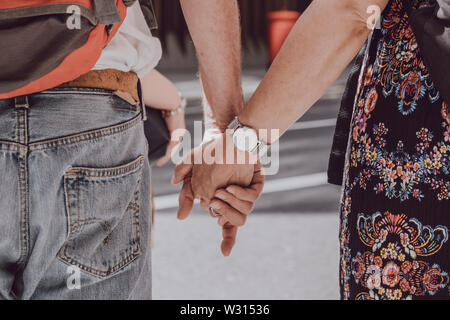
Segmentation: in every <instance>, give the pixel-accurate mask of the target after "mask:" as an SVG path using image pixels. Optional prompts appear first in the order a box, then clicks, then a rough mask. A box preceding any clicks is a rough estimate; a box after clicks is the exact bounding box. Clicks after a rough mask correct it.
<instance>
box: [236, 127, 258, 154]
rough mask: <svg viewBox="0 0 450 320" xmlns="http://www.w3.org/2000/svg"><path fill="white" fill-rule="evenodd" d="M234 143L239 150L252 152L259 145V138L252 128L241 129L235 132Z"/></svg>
mask: <svg viewBox="0 0 450 320" xmlns="http://www.w3.org/2000/svg"><path fill="white" fill-rule="evenodd" d="M233 141H234V145H235V146H236V148H238V149H239V150H242V151H252V150H253V149H254V148H255V147H256V146H257V145H258V136H257V135H256V132H255V130H253V129H251V128H239V129H237V130H236V131H235V132H234V135H233Z"/></svg>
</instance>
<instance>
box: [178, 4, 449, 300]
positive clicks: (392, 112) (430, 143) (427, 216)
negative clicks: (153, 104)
mask: <svg viewBox="0 0 450 320" xmlns="http://www.w3.org/2000/svg"><path fill="white" fill-rule="evenodd" d="M374 7H375V8H377V9H378V11H379V12H382V14H381V17H380V29H377V30H374V31H373V32H372V29H371V27H369V26H368V21H369V20H371V14H370V13H369V12H371V10H368V9H370V8H372V9H373V8H374ZM428 7H430V8H431V9H430V10H428V11H426V12H429V14H430V18H431V19H433V21H436V22H437V23H442V24H441V28H438V32H437V33H436V35H440V36H442V35H444V36H445V37H446V38H445V39H444V43H445V40H446V41H447V42H446V43H447V46H448V45H449V44H450V41H449V40H450V39H448V38H449V36H448V35H449V33H448V32H447V33H444V31H445V30H447V31H448V21H449V20H450V3H449V1H447V0H437V1H434V0H390V1H389V0H315V1H313V2H312V4H311V6H310V7H309V8H308V9H307V10H306V12H305V13H304V14H303V15H302V17H301V18H300V19H299V21H298V22H297V24H296V25H295V27H294V29H293V30H292V31H291V33H290V35H289V37H288V39H287V41H286V42H285V44H284V46H283V47H282V49H281V51H280V53H279V55H278V56H277V58H276V59H275V61H274V62H273V64H272V66H271V67H270V69H269V71H268V72H267V74H266V76H265V77H264V79H263V81H262V82H261V84H260V86H259V87H258V89H257V90H256V92H255V93H254V95H253V96H252V98H251V99H250V101H249V102H248V104H247V105H246V106H245V107H244V108H243V109H242V110H241V111H240V112H239V114H238V116H237V118H235V120H234V121H229V122H228V123H229V124H227V125H223V126H221V127H220V128H221V129H224V128H226V127H228V128H229V131H228V132H224V130H222V133H221V134H219V135H217V136H216V137H215V138H214V139H212V140H211V141H210V142H209V143H208V144H207V145H206V147H203V148H201V147H198V148H196V149H194V150H193V151H192V153H191V154H190V155H188V156H187V157H186V159H185V161H184V162H183V163H181V164H179V165H178V166H177V167H176V169H175V174H174V178H173V183H179V182H182V181H183V182H184V184H183V190H182V192H181V195H180V208H179V216H181V217H183V218H184V217H187V216H188V215H189V212H190V211H191V209H192V202H193V199H194V198H199V199H201V203H202V206H203V207H204V208H205V209H210V210H211V209H212V210H213V212H214V213H215V214H216V215H217V217H218V218H219V220H218V221H219V224H221V225H225V224H234V225H241V224H242V223H243V222H245V215H244V214H239V212H237V211H236V210H234V209H233V208H231V207H230V206H229V204H231V203H233V202H234V201H235V200H234V199H235V195H239V192H244V191H245V190H247V191H248V189H243V188H239V189H235V188H236V187H232V188H229V187H227V186H228V185H229V184H230V183H229V180H230V178H235V177H236V176H237V177H238V178H239V179H240V181H247V182H248V181H250V180H251V178H252V177H253V176H254V172H255V170H254V166H252V165H251V163H252V162H250V160H253V161H254V160H255V157H257V156H258V149H259V147H260V146H264V145H265V144H270V143H273V142H274V141H275V140H276V139H277V138H278V136H268V137H267V136H265V135H262V134H261V132H262V131H261V130H270V129H277V130H280V132H281V133H283V132H285V131H286V130H287V129H288V128H289V126H290V125H292V124H293V123H294V122H295V121H297V119H299V118H300V117H301V116H302V115H303V114H304V113H305V112H306V111H307V110H308V109H309V108H310V107H311V106H312V105H313V104H314V103H315V102H316V101H317V100H318V99H319V98H320V97H321V96H322V95H323V94H324V92H325V91H326V90H327V88H329V87H330V86H331V85H332V83H333V82H334V81H335V80H336V79H337V78H338V76H339V75H340V74H341V73H342V72H343V70H344V69H345V68H346V66H347V65H348V64H349V63H350V62H351V61H352V59H353V58H354V57H355V55H356V54H357V53H358V51H359V50H360V49H361V47H362V46H363V44H364V43H365V42H366V41H368V46H367V49H366V51H365V53H364V59H363V63H362V67H361V73H360V76H359V80H358V85H357V89H356V90H355V92H356V95H355V97H354V99H353V101H354V103H353V117H352V119H351V122H350V124H349V126H348V130H347V131H348V133H349V134H348V137H349V139H348V144H347V146H346V149H347V150H346V162H345V169H344V167H342V168H340V170H341V172H344V173H343V178H344V180H343V184H342V199H341V208H340V216H341V227H340V239H339V241H340V253H341V258H340V288H341V297H342V298H343V299H383V300H384V299H439V298H445V299H449V298H450V288H449V274H448V272H450V258H449V257H450V243H448V227H449V226H450V216H449V213H450V177H449V175H450V171H449V168H450V108H449V105H448V102H449V101H445V100H444V97H445V96H444V94H446V93H447V94H448V89H449V86H450V83H448V82H444V83H442V82H438V79H440V77H439V73H438V72H436V73H435V72H434V71H435V70H436V69H435V68H434V69H433V70H434V71H433V73H431V72H430V66H432V63H438V64H439V63H440V64H441V66H442V67H443V66H448V63H449V61H448V59H445V58H444V59H442V60H441V61H430V60H424V52H425V50H428V48H426V47H425V46H419V45H418V41H417V39H416V36H415V33H414V31H413V29H412V27H411V24H410V20H409V18H410V16H411V15H412V14H411V13H412V10H417V9H419V8H420V9H425V10H427V8H428ZM445 26H447V27H445ZM446 28H447V29H446ZM193 36H195V34H194V35H193ZM194 42H195V37H194ZM444 49H445V48H444V47H442V48H441V49H440V50H444ZM447 49H448V47H447ZM212 51H214V50H212ZM447 52H448V51H447ZM437 53H439V52H437ZM202 54H203V53H202ZM211 107H212V108H213V113H217V111H218V110H217V109H215V107H214V104H211ZM222 110H225V109H222ZM233 116H234V114H230V115H229V116H228V117H227V118H228V120H230V119H231V118H232V117H233ZM242 129H244V130H242ZM243 139H248V140H247V141H248V142H247V143H246V144H245V143H244V144H242V143H240V142H239V141H243ZM211 150H215V151H216V152H219V150H220V151H222V150H223V151H224V157H225V156H227V155H237V154H243V155H244V156H246V157H247V159H249V161H248V162H247V163H245V164H232V165H230V164H218V163H213V164H207V163H206V162H205V161H203V163H201V164H200V163H193V161H192V159H194V158H195V157H200V158H202V157H203V158H206V157H207V156H208V154H210V153H211ZM255 151H256V152H255ZM343 151H344V152H345V150H343ZM211 177H213V179H211ZM217 186H219V188H218V189H217ZM216 189H217V190H216ZM214 190H216V191H214ZM232 191H233V192H232ZM242 198H244V197H242ZM255 198H256V197H254V198H252V199H249V203H253V202H254V200H255ZM267 232H270V226H268V230H267ZM322 236H324V235H322V234H321V232H320V229H319V230H317V238H316V239H311V241H320V238H321V237H322ZM268 254H270V253H268ZM298 254H301V252H299V253H298ZM304 258H305V259H308V257H304Z"/></svg>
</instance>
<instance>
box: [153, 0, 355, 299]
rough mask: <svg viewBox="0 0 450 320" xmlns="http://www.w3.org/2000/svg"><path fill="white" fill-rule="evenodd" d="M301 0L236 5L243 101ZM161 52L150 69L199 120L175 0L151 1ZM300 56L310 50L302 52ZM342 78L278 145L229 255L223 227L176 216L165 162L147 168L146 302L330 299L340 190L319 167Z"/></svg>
mask: <svg viewBox="0 0 450 320" xmlns="http://www.w3.org/2000/svg"><path fill="white" fill-rule="evenodd" d="M310 2H311V1H309V0H286V1H283V0H240V1H239V4H240V8H241V20H242V39H243V90H244V94H245V97H246V99H248V98H249V97H250V96H251V95H252V93H253V92H254V90H255V89H256V87H257V86H258V84H259V82H260V81H261V79H262V77H263V76H264V74H265V72H266V70H267V66H268V65H269V64H270V60H271V58H273V57H274V55H275V54H276V51H277V49H278V48H279V46H280V45H281V43H282V42H283V40H284V37H285V36H286V35H287V31H286V30H289V28H290V27H291V26H292V25H293V24H294V23H295V21H296V19H297V18H298V17H299V16H300V18H301V13H302V12H303V11H304V10H305V9H306V8H307V6H308V5H309V4H310ZM154 4H155V10H156V14H157V18H158V24H159V29H158V30H157V31H156V32H155V33H154V35H156V36H158V37H160V39H161V42H162V44H163V48H164V56H163V59H162V61H161V63H160V64H159V66H158V68H157V69H158V70H159V71H160V72H161V73H163V74H164V75H165V76H167V77H168V78H169V79H171V80H172V81H173V82H174V83H175V85H176V86H177V88H178V89H179V90H180V92H181V93H182V94H183V96H185V97H186V98H187V99H188V107H187V110H186V121H187V126H188V129H189V130H191V131H192V128H193V121H195V120H201V119H202V107H201V89H200V84H199V81H198V78H197V75H196V73H197V64H196V59H195V51H194V48H193V45H192V42H191V40H190V38H189V35H188V33H187V29H186V25H185V22H184V19H183V16H182V12H181V8H180V7H179V1H178V0H154ZM305 50H308V48H305ZM347 74H348V72H345V73H344V74H343V75H342V76H341V77H340V79H339V80H338V81H337V82H336V83H335V84H334V85H333V86H332V87H331V88H330V89H329V90H328V91H327V93H326V94H325V95H324V96H323V97H322V98H321V99H320V101H318V102H317V103H316V105H315V106H313V107H312V108H311V109H310V110H309V112H308V113H307V114H306V115H305V116H304V117H303V118H302V119H300V120H299V121H298V122H297V123H296V124H295V125H294V126H293V127H292V128H291V129H290V130H289V131H288V132H287V133H286V134H285V135H284V136H283V137H282V138H281V141H280V157H281V159H280V171H279V173H278V174H277V175H274V176H269V177H267V182H266V185H265V188H264V192H263V195H262V197H261V199H260V200H259V202H258V203H257V205H256V208H255V210H254V212H253V213H252V214H251V215H250V216H249V219H248V222H247V224H246V225H245V226H244V227H243V228H241V229H240V230H239V232H238V239H237V243H236V246H235V248H234V250H233V252H232V254H231V256H230V257H227V258H225V257H222V255H221V254H220V242H221V228H220V227H219V226H218V225H217V224H216V220H214V219H212V218H211V217H210V216H209V214H208V213H206V212H204V211H202V210H201V208H200V207H199V205H196V206H195V208H194V210H193V213H192V215H191V216H190V217H189V218H188V219H187V220H186V221H178V220H177V219H176V212H177V205H178V191H179V187H178V186H172V185H170V183H169V181H170V178H171V176H172V172H173V165H172V164H170V165H169V164H168V165H166V166H164V167H162V168H158V167H154V168H153V184H154V187H155V188H154V190H155V208H156V213H155V228H154V249H153V270H154V271H153V272H154V273H153V298H154V299H337V298H339V294H338V292H339V290H338V283H339V282H338V270H339V269H338V264H339V260H338V259H339V257H338V255H339V244H338V223H339V221H338V220H339V219H338V217H339V214H338V207H339V192H340V188H339V187H337V186H332V185H328V184H327V183H326V169H327V162H328V157H329V151H330V149H331V143H332V137H333V132H334V126H335V122H336V116H337V112H338V108H339V104H340V98H341V96H342V93H343V91H344V87H345V82H346V77H347Z"/></svg>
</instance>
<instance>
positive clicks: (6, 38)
mask: <svg viewBox="0 0 450 320" xmlns="http://www.w3.org/2000/svg"><path fill="white" fill-rule="evenodd" d="M135 1H136V0H26V1H24V0H0V48H1V55H0V99H7V98H12V97H17V96H21V95H27V94H31V93H35V92H40V91H43V90H47V89H50V88H53V87H56V86H58V85H60V84H62V83H64V82H68V81H72V80H74V79H76V78H78V77H79V76H81V75H83V74H85V73H87V72H89V71H90V70H91V69H92V68H93V67H94V65H95V63H96V62H97V60H98V59H99V58H100V55H101V53H102V50H103V48H104V47H105V46H106V45H107V44H108V42H109V41H110V40H111V39H112V38H113V36H114V35H115V33H116V32H117V30H118V29H119V27H120V25H121V24H122V22H123V20H124V19H125V16H126V7H127V6H130V5H132V4H133V3H134V2H135Z"/></svg>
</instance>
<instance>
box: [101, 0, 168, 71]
mask: <svg viewBox="0 0 450 320" xmlns="http://www.w3.org/2000/svg"><path fill="white" fill-rule="evenodd" d="M161 55H162V49H161V43H160V41H159V39H158V38H155V37H153V36H152V34H151V32H150V29H149V28H148V26H147V23H146V21H145V18H144V14H143V13H142V10H141V7H140V5H139V2H138V1H136V2H135V3H134V4H133V5H132V6H131V7H129V8H127V16H126V17H125V20H124V22H123V23H122V25H121V26H120V28H119V30H118V31H117V33H116V35H115V36H114V38H113V39H112V40H111V42H110V43H108V45H107V46H106V47H105V48H104V49H103V52H102V54H101V56H100V59H99V60H98V61H97V63H96V65H95V66H94V68H93V70H101V69H117V70H121V71H125V72H128V71H134V72H136V73H137V75H138V76H139V77H143V76H144V75H146V74H147V73H148V72H150V70H152V69H153V68H155V67H156V65H157V64H158V62H159V60H160V59H161Z"/></svg>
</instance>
